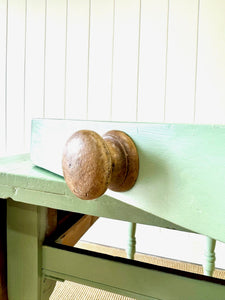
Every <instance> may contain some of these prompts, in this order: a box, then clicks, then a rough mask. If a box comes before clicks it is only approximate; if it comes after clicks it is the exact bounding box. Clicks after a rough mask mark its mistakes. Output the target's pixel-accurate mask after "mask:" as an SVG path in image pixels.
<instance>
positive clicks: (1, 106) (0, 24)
mask: <svg viewBox="0 0 225 300" xmlns="http://www.w3.org/2000/svg"><path fill="white" fill-rule="evenodd" d="M7 16H8V5H7V0H2V1H0V155H1V154H4V153H5V151H6V122H7V110H6V108H7V105H6V97H7V87H6V85H7V83H6V76H7V23H8V21H7Z"/></svg>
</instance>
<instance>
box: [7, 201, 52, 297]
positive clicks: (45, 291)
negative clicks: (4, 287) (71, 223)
mask: <svg viewBox="0 0 225 300" xmlns="http://www.w3.org/2000/svg"><path fill="white" fill-rule="evenodd" d="M7 202H8V205H7V263H8V296H9V299H10V300H40V299H41V300H44V299H49V296H50V294H51V292H52V290H53V288H54V286H55V281H54V280H49V279H45V278H43V276H42V269H41V267H42V243H43V240H44V238H45V237H46V235H48V234H50V233H51V232H52V230H54V228H55V227H56V225H57V212H56V211H55V210H52V209H48V208H45V207H39V206H35V205H28V204H24V203H19V202H15V201H13V200H11V199H9V200H8V201H7Z"/></svg>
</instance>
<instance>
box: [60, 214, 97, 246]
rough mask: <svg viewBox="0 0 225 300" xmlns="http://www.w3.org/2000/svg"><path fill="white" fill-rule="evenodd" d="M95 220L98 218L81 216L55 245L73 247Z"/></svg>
mask: <svg viewBox="0 0 225 300" xmlns="http://www.w3.org/2000/svg"><path fill="white" fill-rule="evenodd" d="M97 219H98V217H94V216H87V215H85V216H83V217H82V218H81V219H80V220H79V221H78V222H76V223H75V224H74V225H73V226H71V227H70V228H69V229H68V230H67V231H66V232H65V233H63V234H62V235H61V236H60V237H59V238H57V240H56V243H59V244H62V245H67V246H72V247H73V246H74V245H75V244H76V243H77V242H78V241H79V240H80V238H81V237H82V236H83V235H84V234H85V232H87V231H88V229H89V228H90V227H91V226H92V225H93V224H94V223H95V221H97Z"/></svg>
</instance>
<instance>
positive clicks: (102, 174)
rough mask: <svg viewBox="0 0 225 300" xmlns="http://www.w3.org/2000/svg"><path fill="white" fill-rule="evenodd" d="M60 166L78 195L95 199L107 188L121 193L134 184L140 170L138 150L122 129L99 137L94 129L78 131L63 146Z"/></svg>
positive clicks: (66, 179) (71, 187) (69, 184)
mask: <svg viewBox="0 0 225 300" xmlns="http://www.w3.org/2000/svg"><path fill="white" fill-rule="evenodd" d="M62 168H63V175H64V178H65V181H66V183H67V185H68V187H69V188H70V190H71V191H72V192H73V193H74V194H75V195H76V196H77V197H79V198H81V199H84V200H91V199H96V198H98V197H100V196H101V195H102V194H104V193H105V191H106V190H107V188H109V189H111V190H113V191H117V192H123V191H127V190H129V189H131V188H132V187H133V185H134V184H135V181H136V179H137V176H138V170H139V158H138V152H137V149H136V147H135V144H134V142H133V141H132V139H131V138H130V137H129V136H128V135H127V134H126V133H124V132H122V131H118V130H112V131H109V132H107V133H106V134H105V135H104V136H103V137H101V136H100V135H98V134H97V133H96V132H94V131H89V130H80V131H77V132H75V133H74V134H73V135H72V136H71V137H70V138H69V140H68V141H67V143H66V145H65V148H64V152H63V159H62Z"/></svg>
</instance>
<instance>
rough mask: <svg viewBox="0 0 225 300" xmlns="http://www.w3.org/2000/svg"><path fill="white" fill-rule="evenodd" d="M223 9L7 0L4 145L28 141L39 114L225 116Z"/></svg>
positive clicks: (1, 52)
mask: <svg viewBox="0 0 225 300" xmlns="http://www.w3.org/2000/svg"><path fill="white" fill-rule="evenodd" d="M7 11H8V13H7ZM224 11H225V7H224V2H223V1H222V0H216V1H214V2H211V1H210V0H205V1H201V2H200V1H199V0H189V1H188V0H183V1H179V0H131V1H130V0H120V1H119V0H107V1H101V0H82V1H81V0H63V1H61V0H57V1H53V0H40V1H35V0H8V1H7V0H2V1H1V2H0V14H1V20H0V22H1V23H0V25H1V26H0V39H1V40H0V41H1V48H0V63H1V70H0V79H1V86H2V88H1V91H0V106H1V110H0V117H1V118H0V124H1V130H0V148H1V149H0V152H1V153H2V154H3V153H5V152H6V149H5V147H6V144H7V151H8V152H18V151H20V152H21V151H24V150H26V151H27V150H28V149H29V140H30V123H31V119H32V118H34V117H53V118H74V119H99V120H123V121H135V120H136V121H147V122H175V123H177V122H182V123H193V122H197V123H224V115H225V108H224V107H225V100H224V99H225V84H224V82H225V71H224V70H225V63H224V51H225V42H224V28H225V26H224V18H223V12H224ZM24 141H25V146H24Z"/></svg>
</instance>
